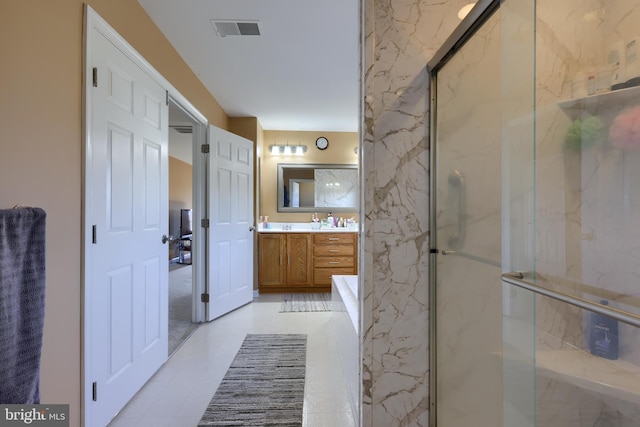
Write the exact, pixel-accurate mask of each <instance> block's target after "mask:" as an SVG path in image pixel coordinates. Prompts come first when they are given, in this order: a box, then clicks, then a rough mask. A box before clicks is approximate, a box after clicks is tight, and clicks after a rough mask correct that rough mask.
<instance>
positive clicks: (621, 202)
mask: <svg viewBox="0 0 640 427" xmlns="http://www.w3.org/2000/svg"><path fill="white" fill-rule="evenodd" d="M501 13H502V18H503V24H502V26H501V28H502V32H503V33H502V48H501V56H502V81H503V83H502V94H503V99H502V101H501V102H502V104H503V105H502V111H503V117H502V123H501V127H502V131H501V133H502V146H503V151H502V153H503V159H502V161H503V180H502V181H503V227H502V230H503V243H504V245H503V260H502V263H503V268H504V276H503V286H504V298H503V307H502V316H503V319H502V329H503V338H504V340H503V348H502V356H503V375H502V376H503V394H504V400H503V405H504V406H503V413H504V422H503V425H504V426H505V427H506V426H518V427H520V426H523V427H529V426H532V427H533V426H535V427H538V426H540V427H542V426H544V427H574V426H575V427H605V426H616V427H631V426H637V425H638V420H640V328H639V326H640V286H639V284H638V283H639V282H638V278H639V277H640V86H639V83H640V55H638V51H637V47H640V39H639V35H638V31H637V29H638V28H639V27H640V5H638V2H637V1H631V0H622V1H615V2H614V1H595V0H590V1H569V2H557V1H552V0H536V1H531V0H506V1H505V2H503V4H502V6H501ZM634 64H635V65H634ZM523 65H524V66H523ZM531 89H533V91H531ZM527 94H531V95H527Z"/></svg>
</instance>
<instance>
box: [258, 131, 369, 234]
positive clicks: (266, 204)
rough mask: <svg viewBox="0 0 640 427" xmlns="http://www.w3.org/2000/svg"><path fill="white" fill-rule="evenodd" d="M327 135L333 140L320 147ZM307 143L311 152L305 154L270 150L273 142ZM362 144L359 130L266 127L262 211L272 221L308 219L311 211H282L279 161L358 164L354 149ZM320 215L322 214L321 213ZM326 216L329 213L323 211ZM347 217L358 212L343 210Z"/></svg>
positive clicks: (262, 174)
mask: <svg viewBox="0 0 640 427" xmlns="http://www.w3.org/2000/svg"><path fill="white" fill-rule="evenodd" d="M320 136H324V137H326V138H327V139H328V140H329V148H327V149H326V150H318V149H317V148H316V139H318V138H319V137H320ZM286 143H289V144H290V145H297V144H301V145H306V146H307V153H306V154H305V155H304V157H294V156H291V157H282V156H272V155H271V154H269V146H270V145H271V144H286ZM357 146H358V133H357V132H293V131H272V130H267V131H264V142H263V146H262V153H263V155H262V168H261V174H260V178H259V179H260V183H259V186H261V187H262V190H261V196H262V197H261V205H260V210H259V215H267V216H269V221H272V222H296V221H297V222H308V221H309V220H310V219H311V215H310V214H308V213H278V210H277V204H276V203H277V199H278V193H277V190H278V189H277V186H278V184H277V183H278V163H336V164H343V163H345V164H356V163H358V155H357V154H356V153H355V152H354V151H353V149H354V148H355V147H357ZM319 215H320V214H319ZM320 216H321V217H322V216H326V214H322V215H320ZM340 216H343V217H352V216H353V217H355V218H357V217H358V213H357V212H353V213H351V212H347V213H344V214H340Z"/></svg>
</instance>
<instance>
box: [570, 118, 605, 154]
mask: <svg viewBox="0 0 640 427" xmlns="http://www.w3.org/2000/svg"><path fill="white" fill-rule="evenodd" d="M604 139H605V128H604V123H602V120H600V118H599V117H593V116H590V117H585V118H582V117H580V118H578V119H576V120H575V121H574V122H573V124H572V125H571V126H570V127H569V129H567V133H565V135H564V143H565V146H566V147H567V148H568V149H571V150H586V149H588V148H591V147H593V146H594V145H596V144H600V143H601V142H602V141H604Z"/></svg>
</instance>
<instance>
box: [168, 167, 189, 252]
mask: <svg viewBox="0 0 640 427" xmlns="http://www.w3.org/2000/svg"><path fill="white" fill-rule="evenodd" d="M192 173H193V167H192V166H191V165H190V164H189V163H186V162H183V161H182V160H179V159H176V158H175V157H171V156H169V234H170V235H171V236H173V237H174V238H175V239H176V241H175V242H174V244H173V245H171V246H170V248H169V259H172V258H174V257H176V256H178V248H177V246H178V242H177V240H178V238H179V236H180V209H193V195H192V193H193V192H192V187H193V184H192V181H193V177H192Z"/></svg>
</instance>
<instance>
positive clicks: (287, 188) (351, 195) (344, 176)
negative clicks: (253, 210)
mask: <svg viewBox="0 0 640 427" xmlns="http://www.w3.org/2000/svg"><path fill="white" fill-rule="evenodd" d="M357 211H358V165H351V164H346V165H344V164H343V165H335V164H333V165H332V164H317V163H278V212H357Z"/></svg>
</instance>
